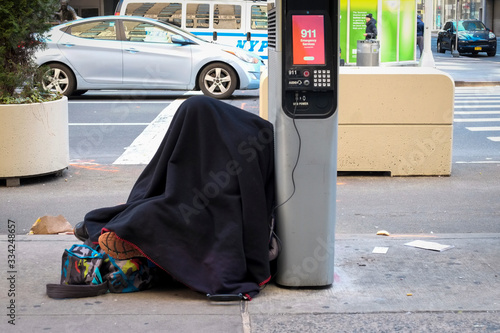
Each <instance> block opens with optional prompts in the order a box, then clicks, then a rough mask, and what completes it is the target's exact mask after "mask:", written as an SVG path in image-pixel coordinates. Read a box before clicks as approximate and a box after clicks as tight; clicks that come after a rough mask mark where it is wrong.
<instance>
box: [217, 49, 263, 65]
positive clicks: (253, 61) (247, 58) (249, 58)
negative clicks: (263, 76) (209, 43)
mask: <svg viewBox="0 0 500 333" xmlns="http://www.w3.org/2000/svg"><path fill="white" fill-rule="evenodd" d="M224 52H227V53H230V54H232V55H234V56H236V57H238V58H240V59H241V60H243V61H245V62H249V63H251V64H258V63H259V62H260V60H259V58H256V57H252V56H251V55H249V54H248V53H246V52H241V51H238V50H236V51H235V50H224Z"/></svg>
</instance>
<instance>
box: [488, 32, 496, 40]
mask: <svg viewBox="0 0 500 333" xmlns="http://www.w3.org/2000/svg"><path fill="white" fill-rule="evenodd" d="M488 38H489V39H496V38H497V36H495V34H494V33H492V32H491V31H490V33H489V34H488Z"/></svg>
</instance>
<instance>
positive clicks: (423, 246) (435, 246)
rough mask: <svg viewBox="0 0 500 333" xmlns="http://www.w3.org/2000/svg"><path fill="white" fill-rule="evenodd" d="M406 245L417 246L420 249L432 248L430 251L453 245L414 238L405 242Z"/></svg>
mask: <svg viewBox="0 0 500 333" xmlns="http://www.w3.org/2000/svg"><path fill="white" fill-rule="evenodd" d="M405 245H406V246H413V247H418V248H421V249H426V250H432V251H439V252H442V251H445V250H449V249H451V248H453V247H454V246H453V245H444V244H439V243H436V242H428V241H423V240H415V241H413V242H409V243H406V244H405Z"/></svg>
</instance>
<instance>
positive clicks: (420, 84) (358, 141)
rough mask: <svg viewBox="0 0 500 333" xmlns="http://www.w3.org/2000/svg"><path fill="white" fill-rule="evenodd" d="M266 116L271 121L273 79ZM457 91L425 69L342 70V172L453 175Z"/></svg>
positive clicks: (339, 160)
mask: <svg viewBox="0 0 500 333" xmlns="http://www.w3.org/2000/svg"><path fill="white" fill-rule="evenodd" d="M261 83H263V86H262V87H261V98H260V108H261V111H260V115H261V117H263V118H266V119H267V114H268V106H267V100H268V95H267V94H268V92H267V88H265V87H267V77H265V76H264V77H263V78H262V80H261ZM454 92H455V86H454V82H453V79H452V78H451V77H450V76H449V75H448V74H446V73H444V72H442V71H439V70H437V69H434V68H425V67H340V73H339V110H338V112H339V125H338V156H337V170H338V171H381V172H390V174H391V176H449V175H450V174H451V158H452V155H451V154H452V142H453V105H454Z"/></svg>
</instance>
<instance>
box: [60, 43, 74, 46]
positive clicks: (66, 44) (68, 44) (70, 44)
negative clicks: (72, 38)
mask: <svg viewBox="0 0 500 333" xmlns="http://www.w3.org/2000/svg"><path fill="white" fill-rule="evenodd" d="M63 46H66V47H73V46H75V44H72V43H63Z"/></svg>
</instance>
